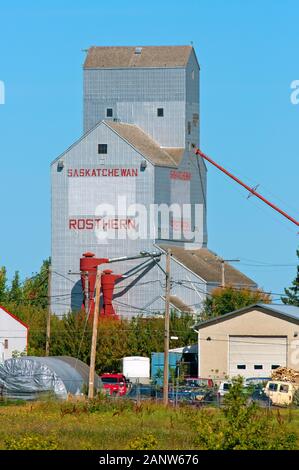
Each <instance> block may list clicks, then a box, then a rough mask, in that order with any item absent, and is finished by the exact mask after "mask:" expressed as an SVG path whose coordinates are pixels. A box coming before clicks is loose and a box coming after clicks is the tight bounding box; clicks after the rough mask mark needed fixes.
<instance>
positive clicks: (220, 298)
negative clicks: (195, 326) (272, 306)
mask: <svg viewBox="0 0 299 470" xmlns="http://www.w3.org/2000/svg"><path fill="white" fill-rule="evenodd" d="M259 302H261V303H267V304H268V303H270V302H271V297H270V296H269V295H268V294H266V293H265V292H263V291H262V290H260V289H256V290H250V289H245V288H243V289H236V288H234V287H232V286H228V287H225V288H222V287H217V288H216V289H214V290H213V291H212V292H211V295H210V296H208V297H207V298H206V300H205V302H204V308H203V312H202V318H203V319H208V318H213V317H219V316H221V315H224V314H225V313H229V312H233V311H234V310H238V309H240V308H243V307H247V306H249V305H253V304H256V303H259Z"/></svg>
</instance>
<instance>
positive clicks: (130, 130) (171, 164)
mask: <svg viewBox="0 0 299 470" xmlns="http://www.w3.org/2000/svg"><path fill="white" fill-rule="evenodd" d="M101 125H106V126H107V127H109V129H111V130H112V131H114V132H115V133H116V134H117V135H118V136H119V137H120V138H121V139H123V140H125V141H126V142H127V143H128V144H129V145H131V146H132V147H133V148H134V149H135V150H136V151H137V152H139V153H140V154H141V155H142V156H143V157H144V158H145V159H146V160H148V161H149V162H151V163H152V164H153V165H155V166H162V167H167V168H178V166H179V165H180V162H181V160H182V158H183V155H184V151H185V149H184V148H181V147H167V148H166V147H160V145H159V144H158V142H156V141H155V140H154V139H152V138H151V137H150V136H149V135H148V134H146V132H144V131H143V130H142V129H141V128H140V127H138V126H136V125H135V124H128V123H125V122H116V121H106V120H104V121H100V122H98V123H97V124H96V125H95V126H94V127H93V128H92V129H90V130H89V131H88V132H86V133H85V134H84V135H83V136H81V137H80V138H79V139H78V140H76V141H75V142H74V143H73V144H72V145H71V146H70V147H68V148H67V149H66V150H65V151H64V152H62V153H61V154H60V155H59V156H58V157H56V158H55V160H53V161H52V163H51V165H54V164H55V163H57V162H58V161H59V160H60V159H61V158H63V157H64V155H66V154H67V153H68V152H69V151H70V150H72V149H73V148H74V147H76V145H78V144H79V143H80V142H81V141H82V140H83V139H85V138H86V137H87V136H88V135H89V134H91V133H92V132H93V131H94V130H95V129H97V128H98V127H99V126H101Z"/></svg>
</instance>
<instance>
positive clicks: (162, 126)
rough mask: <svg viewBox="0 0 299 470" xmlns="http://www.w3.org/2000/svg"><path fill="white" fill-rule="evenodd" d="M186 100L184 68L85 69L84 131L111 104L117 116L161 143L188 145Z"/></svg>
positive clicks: (104, 114) (98, 120)
mask: <svg viewBox="0 0 299 470" xmlns="http://www.w3.org/2000/svg"><path fill="white" fill-rule="evenodd" d="M185 99H186V84H185V69H184V68H178V69H138V70H136V69H133V70H131V69H124V70H105V69H104V70H103V69H99V70H85V71H84V131H85V132H87V131H88V130H90V129H92V128H93V127H94V126H95V125H96V124H97V123H98V122H100V121H101V120H103V119H106V108H108V107H109V108H110V107H111V108H113V110H114V118H117V119H120V120H121V121H123V122H128V123H132V124H136V125H138V126H140V127H141V128H142V129H143V130H144V131H145V132H147V133H148V134H149V135H150V136H151V137H153V138H154V139H155V140H156V141H157V142H159V144H160V145H161V146H165V147H185ZM157 108H164V117H158V116H157Z"/></svg>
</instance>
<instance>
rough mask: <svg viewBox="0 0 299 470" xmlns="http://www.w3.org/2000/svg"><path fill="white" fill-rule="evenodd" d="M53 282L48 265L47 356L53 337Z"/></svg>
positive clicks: (50, 268) (50, 267)
mask: <svg viewBox="0 0 299 470" xmlns="http://www.w3.org/2000/svg"><path fill="white" fill-rule="evenodd" d="M51 283H52V266H51V264H50V263H49V267H48V312H47V327H46V356H49V354H50V337H51Z"/></svg>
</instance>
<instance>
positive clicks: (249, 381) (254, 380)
mask: <svg viewBox="0 0 299 470" xmlns="http://www.w3.org/2000/svg"><path fill="white" fill-rule="evenodd" d="M269 380H271V377H247V378H246V379H245V384H244V385H245V387H248V386H249V385H259V384H261V385H263V384H265V385H266V383H267V382H268V381H269Z"/></svg>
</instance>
